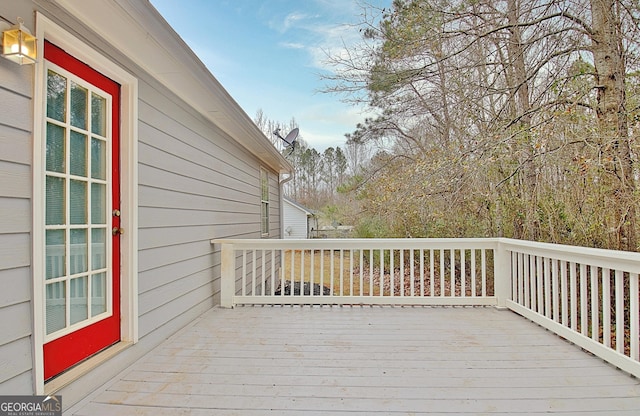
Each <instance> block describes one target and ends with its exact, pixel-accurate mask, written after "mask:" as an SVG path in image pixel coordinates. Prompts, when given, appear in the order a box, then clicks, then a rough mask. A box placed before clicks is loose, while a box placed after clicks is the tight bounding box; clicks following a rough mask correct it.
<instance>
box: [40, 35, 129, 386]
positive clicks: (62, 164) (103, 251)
mask: <svg viewBox="0 0 640 416" xmlns="http://www.w3.org/2000/svg"><path fill="white" fill-rule="evenodd" d="M44 56H45V66H46V71H47V75H46V76H47V80H46V91H47V93H46V101H47V102H46V114H45V123H46V126H45V129H44V131H45V134H46V140H45V142H46V149H45V164H46V168H45V178H44V181H45V185H44V186H45V195H44V197H45V224H44V229H45V250H44V251H45V276H43V280H44V290H45V293H44V300H45V305H44V320H45V325H44V327H45V344H44V377H45V380H46V379H50V378H52V377H54V376H56V375H58V374H60V373H61V372H63V371H65V370H67V369H69V368H70V367H72V366H74V365H75V364H77V363H79V362H81V361H83V360H84V359H86V358H88V357H90V356H91V355H93V354H95V353H97V352H99V351H100V350H102V349H104V348H106V347H108V346H110V345H112V344H114V343H116V342H118V341H119V340H120V172H119V153H120V152H119V132H120V129H119V125H120V122H119V115H120V108H119V107H120V86H119V85H118V84H117V83H115V82H114V81H112V80H110V79H109V78H107V77H105V76H104V75H102V74H100V73H99V72H97V71H95V70H94V69H92V68H90V67H89V66H87V65H86V64H84V63H82V62H81V61H79V60H78V59H76V58H74V57H72V56H71V55H69V54H67V53H66V52H64V51H63V50H62V49H60V48H58V47H56V46H54V45H52V44H50V43H49V42H45V51H44Z"/></svg>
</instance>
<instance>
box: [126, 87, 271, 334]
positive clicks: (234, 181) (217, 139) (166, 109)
mask: <svg viewBox="0 0 640 416" xmlns="http://www.w3.org/2000/svg"><path fill="white" fill-rule="evenodd" d="M139 89H140V104H139V109H140V111H139V116H140V123H139V127H140V131H139V148H138V152H139V170H138V174H139V218H140V221H139V249H140V250H139V257H138V264H139V282H138V287H139V306H138V308H139V315H140V321H139V328H140V336H141V337H144V336H145V335H146V334H149V333H151V332H153V331H154V330H156V329H157V328H160V327H161V326H163V325H165V324H166V323H167V322H168V321H170V320H171V319H172V317H175V316H177V315H180V314H183V313H185V312H187V311H190V310H192V308H199V307H204V305H207V307H211V306H212V305H213V304H214V303H217V302H218V299H217V298H218V296H219V286H220V284H219V280H218V279H219V275H220V268H219V262H220V256H219V252H218V251H216V250H219V248H217V247H214V246H212V245H211V244H210V243H209V241H210V240H211V239H212V238H225V237H259V236H260V178H259V173H260V166H261V165H260V162H259V161H258V160H257V159H256V158H255V157H253V156H252V155H250V154H249V153H248V152H247V151H246V150H244V149H242V148H241V147H239V146H238V145H237V144H236V143H235V142H234V141H233V140H231V139H230V138H229V137H228V136H227V135H226V134H225V133H224V132H223V131H221V130H220V129H218V128H217V127H216V126H214V125H212V124H211V123H210V122H208V121H207V120H205V119H203V118H201V117H200V116H199V115H198V114H195V113H194V112H192V111H191V110H190V109H189V108H187V107H185V106H184V105H183V103H181V102H180V100H177V99H176V97H174V96H173V95H172V94H170V93H169V92H167V91H166V90H164V89H163V88H162V87H161V86H159V85H156V84H155V83H153V82H143V83H141V84H140V86H139ZM270 178H271V181H270V185H271V186H272V190H271V192H270V197H271V199H272V201H273V202H274V203H273V205H272V211H271V215H272V222H273V224H274V226H275V227H277V226H278V224H279V223H278V217H279V215H278V204H277V201H278V200H279V194H278V176H277V174H275V173H274V172H271V174H270Z"/></svg>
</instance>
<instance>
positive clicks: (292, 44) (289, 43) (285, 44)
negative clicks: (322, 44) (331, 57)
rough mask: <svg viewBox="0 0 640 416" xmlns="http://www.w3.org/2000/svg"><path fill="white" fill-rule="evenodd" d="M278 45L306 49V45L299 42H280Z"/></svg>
mask: <svg viewBox="0 0 640 416" xmlns="http://www.w3.org/2000/svg"><path fill="white" fill-rule="evenodd" d="M278 45H280V46H281V47H283V48H285V49H305V48H306V46H305V45H304V44H302V43H298V42H280V43H279V44H278Z"/></svg>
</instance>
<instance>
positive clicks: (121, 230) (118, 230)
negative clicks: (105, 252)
mask: <svg viewBox="0 0 640 416" xmlns="http://www.w3.org/2000/svg"><path fill="white" fill-rule="evenodd" d="M111 233H112V234H113V235H122V234H124V228H120V227H113V229H111Z"/></svg>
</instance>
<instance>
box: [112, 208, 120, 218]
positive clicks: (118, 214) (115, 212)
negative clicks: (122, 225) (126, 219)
mask: <svg viewBox="0 0 640 416" xmlns="http://www.w3.org/2000/svg"><path fill="white" fill-rule="evenodd" d="M113 216H114V217H119V216H120V210H119V209H114V210H113Z"/></svg>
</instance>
